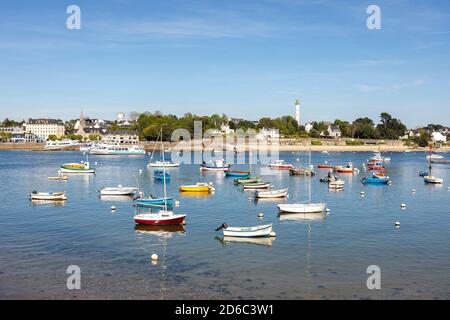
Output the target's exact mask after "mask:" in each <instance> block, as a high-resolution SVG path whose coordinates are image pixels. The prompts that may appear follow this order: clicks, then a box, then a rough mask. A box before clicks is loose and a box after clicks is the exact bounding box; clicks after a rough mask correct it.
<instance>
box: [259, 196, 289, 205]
mask: <svg viewBox="0 0 450 320" xmlns="http://www.w3.org/2000/svg"><path fill="white" fill-rule="evenodd" d="M254 202H255V204H258V203H266V202H267V203H287V202H288V198H287V197H285V198H256V197H255V201H254Z"/></svg>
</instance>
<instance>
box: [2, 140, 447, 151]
mask: <svg viewBox="0 0 450 320" xmlns="http://www.w3.org/2000/svg"><path fill="white" fill-rule="evenodd" d="M139 145H140V146H142V147H144V149H145V151H147V152H152V151H153V150H154V149H155V147H158V145H159V143H158V144H155V143H152V142H145V143H140V144H139ZM44 146H45V144H44V143H0V152H1V151H36V152H61V151H79V148H78V147H68V148H64V149H57V150H49V149H45V148H44ZM166 146H167V147H166V149H175V150H183V149H185V150H186V149H188V147H189V148H190V149H191V151H202V149H203V148H202V145H201V143H195V144H191V145H190V146H189V145H187V144H178V145H177V144H176V143H166ZM232 148H233V146H231V145H230V152H233V149H232ZM213 149H214V148H213V146H207V147H206V148H204V150H205V151H212V150H213ZM238 149H239V151H241V152H242V151H244V150H245V151H248V150H249V149H251V150H261V151H271V150H274V151H276V150H277V149H278V151H280V152H308V151H309V150H311V152H324V151H327V152H377V151H381V152H398V153H401V152H429V148H427V147H418V148H410V147H407V146H400V145H389V144H383V145H360V146H347V145H320V146H309V145H283V144H281V145H266V144H264V145H248V144H246V145H245V148H242V147H241V148H239V147H238ZM216 150H219V148H216ZM434 152H436V153H444V152H450V147H443V148H439V149H435V150H434Z"/></svg>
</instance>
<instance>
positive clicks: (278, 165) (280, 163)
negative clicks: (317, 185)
mask: <svg viewBox="0 0 450 320" xmlns="http://www.w3.org/2000/svg"><path fill="white" fill-rule="evenodd" d="M268 167H269V168H271V169H278V170H290V169H293V168H294V166H293V165H292V164H290V163H287V162H286V161H284V160H275V161H274V162H272V163H269V164H268Z"/></svg>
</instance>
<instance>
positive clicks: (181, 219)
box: [134, 128, 186, 226]
mask: <svg viewBox="0 0 450 320" xmlns="http://www.w3.org/2000/svg"><path fill="white" fill-rule="evenodd" d="M161 136H162V128H161ZM161 147H162V150H164V148H163V142H162V141H161ZM162 161H163V163H164V152H163V153H162ZM165 172H166V166H165V165H164V164H163V173H164V174H165ZM163 181H164V199H165V201H164V208H163V209H162V210H160V211H159V212H158V213H153V212H150V213H140V214H136V215H135V216H134V221H135V222H136V223H138V224H145V225H153V226H154V225H158V226H169V225H184V224H185V223H186V215H185V214H175V213H174V212H173V211H171V210H168V208H167V202H168V201H167V184H166V180H165V179H164V180H163Z"/></svg>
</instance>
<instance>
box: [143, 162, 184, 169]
mask: <svg viewBox="0 0 450 320" xmlns="http://www.w3.org/2000/svg"><path fill="white" fill-rule="evenodd" d="M148 166H149V167H152V168H162V167H166V168H176V167H179V166H180V164H179V163H175V162H171V161H155V162H150V163H149V164H148Z"/></svg>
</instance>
